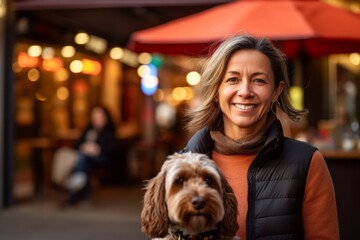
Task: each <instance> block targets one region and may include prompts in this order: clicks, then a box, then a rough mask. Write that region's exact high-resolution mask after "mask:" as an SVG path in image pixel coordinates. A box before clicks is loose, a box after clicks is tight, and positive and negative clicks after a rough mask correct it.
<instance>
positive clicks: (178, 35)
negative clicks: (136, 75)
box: [128, 0, 360, 56]
mask: <svg viewBox="0 0 360 240" xmlns="http://www.w3.org/2000/svg"><path fill="white" fill-rule="evenodd" d="M240 33H248V34H251V35H254V36H258V37H268V38H270V39H271V40H273V41H274V42H275V43H281V47H282V48H283V50H284V51H285V52H286V53H287V54H288V55H289V56H295V55H296V54H297V53H298V52H299V51H306V52H307V53H308V54H310V55H312V56H320V55H324V54H330V53H349V52H354V51H360V15H359V14H356V13H353V12H351V11H350V10H347V9H344V8H339V7H335V6H332V5H329V4H326V3H324V2H321V1H318V0H302V1H301V0H242V1H234V2H231V3H226V4H223V5H219V6H216V7H213V8H211V9H208V10H205V11H203V12H200V13H197V14H194V15H190V16H187V17H184V18H181V19H177V20H174V21H171V22H168V23H165V24H163V25H159V26H157V27H153V28H150V29H145V30H142V31H138V32H135V33H133V34H132V35H131V37H130V41H129V45H128V47H129V48H130V49H132V50H135V51H137V52H143V51H146V52H160V53H165V54H196V55H197V54H206V53H207V50H208V48H209V47H210V46H211V45H212V44H214V43H217V42H219V41H221V40H222V39H224V38H226V37H228V36H231V35H234V34H240Z"/></svg>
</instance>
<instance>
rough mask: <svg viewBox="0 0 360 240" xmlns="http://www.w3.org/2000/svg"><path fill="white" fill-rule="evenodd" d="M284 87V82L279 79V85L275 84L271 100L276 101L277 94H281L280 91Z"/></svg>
mask: <svg viewBox="0 0 360 240" xmlns="http://www.w3.org/2000/svg"><path fill="white" fill-rule="evenodd" d="M284 88H285V82H284V81H280V82H279V85H278V86H277V88H276V89H275V92H274V99H273V102H276V101H277V100H278V98H279V96H280V95H281V93H282V92H283V91H284Z"/></svg>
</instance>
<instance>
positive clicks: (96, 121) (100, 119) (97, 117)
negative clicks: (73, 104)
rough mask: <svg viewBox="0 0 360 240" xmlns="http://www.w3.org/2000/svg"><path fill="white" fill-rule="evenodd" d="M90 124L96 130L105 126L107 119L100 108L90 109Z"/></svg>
mask: <svg viewBox="0 0 360 240" xmlns="http://www.w3.org/2000/svg"><path fill="white" fill-rule="evenodd" d="M91 122H92V125H93V126H94V127H95V128H97V129H101V128H103V127H104V126H105V125H106V122H107V118H106V115H105V113H104V111H103V110H102V109H101V108H100V107H95V108H94V109H92V111H91Z"/></svg>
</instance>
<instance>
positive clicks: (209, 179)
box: [204, 177, 214, 186]
mask: <svg viewBox="0 0 360 240" xmlns="http://www.w3.org/2000/svg"><path fill="white" fill-rule="evenodd" d="M204 180H205V182H206V184H207V185H209V186H210V185H211V184H212V183H213V181H214V180H213V179H212V178H211V177H205V179H204Z"/></svg>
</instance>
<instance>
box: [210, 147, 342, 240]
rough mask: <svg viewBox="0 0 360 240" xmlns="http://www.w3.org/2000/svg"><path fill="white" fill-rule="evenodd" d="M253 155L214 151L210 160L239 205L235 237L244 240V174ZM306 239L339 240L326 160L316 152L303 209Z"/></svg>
mask: <svg viewBox="0 0 360 240" xmlns="http://www.w3.org/2000/svg"><path fill="white" fill-rule="evenodd" d="M255 156H256V155H255V154H254V155H223V154H220V153H218V152H215V151H213V153H212V157H213V159H214V161H215V162H216V164H217V165H218V166H219V168H220V169H221V171H222V172H223V173H224V175H225V177H226V178H227V180H228V182H229V184H230V185H231V186H232V188H233V190H234V192H235V196H236V198H237V201H238V211H239V215H238V223H239V225H240V228H239V231H238V233H237V235H238V236H239V237H240V239H241V240H246V215H247V211H248V201H247V200H248V198H247V197H248V183H247V172H248V169H249V166H250V164H251V162H252V161H253V160H254V158H255ZM302 209H303V211H302V215H303V216H302V217H303V225H304V234H305V239H312V240H313V239H334V240H335V239H339V238H340V237H339V227H338V218H337V209H336V200H335V192H334V187H333V183H332V180H331V177H330V173H329V171H328V168H327V166H326V163H325V160H324V158H323V156H322V155H321V153H320V152H319V151H315V152H314V154H313V157H312V159H311V164H310V168H309V172H308V177H307V182H306V187H305V195H304V201H303V207H302Z"/></svg>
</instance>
